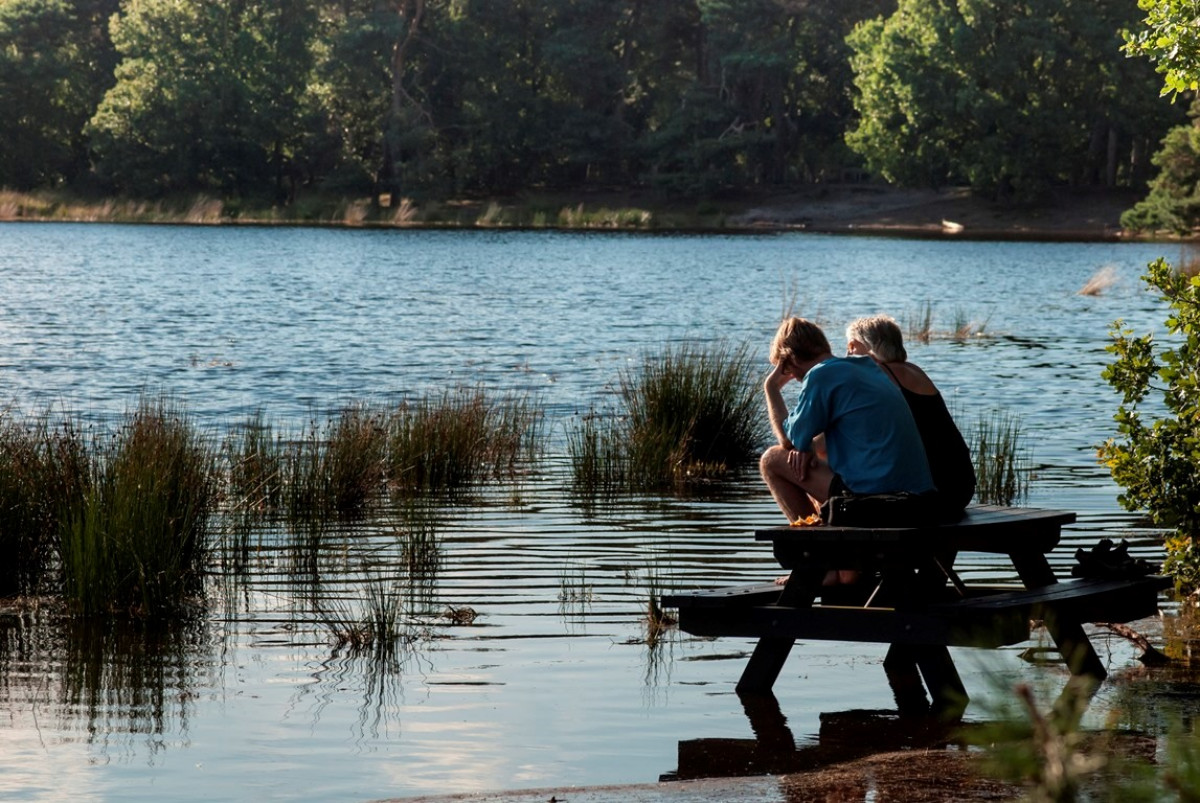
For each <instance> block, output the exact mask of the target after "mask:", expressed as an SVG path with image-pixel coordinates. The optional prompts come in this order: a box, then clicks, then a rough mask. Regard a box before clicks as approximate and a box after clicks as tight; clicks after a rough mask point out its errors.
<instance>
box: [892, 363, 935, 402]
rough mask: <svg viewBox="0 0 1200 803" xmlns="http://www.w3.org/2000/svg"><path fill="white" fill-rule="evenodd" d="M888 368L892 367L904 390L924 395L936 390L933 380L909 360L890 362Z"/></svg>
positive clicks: (933, 392)
mask: <svg viewBox="0 0 1200 803" xmlns="http://www.w3.org/2000/svg"><path fill="white" fill-rule="evenodd" d="M888 368H891V369H892V372H893V373H894V374H895V375H896V379H897V381H899V382H900V385H901V386H902V387H903V388H905V389H906V390H909V391H912V392H913V393H920V394H922V395H925V396H932V395H933V394H935V393H937V392H938V389H937V386H936V385H934V384H933V380H932V379H930V378H929V376H928V375H926V373H925V372H924V371H922V370H921V367H920V366H919V365H916V364H914V363H911V362H890V363H888Z"/></svg>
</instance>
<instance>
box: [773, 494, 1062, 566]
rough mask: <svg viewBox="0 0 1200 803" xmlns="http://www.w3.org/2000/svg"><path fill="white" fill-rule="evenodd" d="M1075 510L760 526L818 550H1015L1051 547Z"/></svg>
mask: <svg viewBox="0 0 1200 803" xmlns="http://www.w3.org/2000/svg"><path fill="white" fill-rule="evenodd" d="M1073 521H1075V514H1074V513H1072V512H1070V511H1063V510H1041V509H1035V508H1006V507H995V506H976V507H971V508H968V509H967V512H966V514H965V515H964V516H963V518H962V519H961V520H960V521H957V522H954V523H952V524H935V525H928V526H923V527H836V526H824V525H822V526H817V527H770V528H766V529H761V530H756V531H755V533H754V537H755V539H757V540H759V541H773V542H774V543H775V544H776V545H779V544H793V543H801V544H803V545H804V546H805V547H806V548H808V549H810V550H812V551H813V552H814V553H824V552H825V551H827V550H832V551H836V552H839V553H842V554H846V553H848V552H854V551H856V550H872V549H883V550H885V551H889V552H890V551H894V550H896V549H898V548H900V547H915V546H917V545H921V546H923V547H926V548H928V546H929V545H930V544H944V545H946V546H948V547H951V548H953V549H956V550H959V551H968V552H994V553H1009V552H1011V551H1012V549H1013V546H1014V542H1016V543H1019V545H1020V548H1021V549H1025V550H1031V551H1040V552H1043V553H1045V552H1049V551H1050V550H1051V549H1053V548H1054V547H1055V546H1057V544H1058V539H1059V533H1060V530H1061V528H1062V525H1064V524H1070V523H1071V522H1073Z"/></svg>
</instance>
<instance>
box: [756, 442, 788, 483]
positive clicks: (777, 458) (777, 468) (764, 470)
mask: <svg viewBox="0 0 1200 803" xmlns="http://www.w3.org/2000/svg"><path fill="white" fill-rule="evenodd" d="M787 453H788V450H787V449H784V448H783V447H782V446H778V445H776V446H772V447H770V448H768V449H767V450H766V451H765V452H763V453H762V457H760V458H759V459H758V470H759V473H761V474H762V475H763V477H764V478H767V477H770V476H777V475H779V474H780V473H781V470H783V469H786V468H787Z"/></svg>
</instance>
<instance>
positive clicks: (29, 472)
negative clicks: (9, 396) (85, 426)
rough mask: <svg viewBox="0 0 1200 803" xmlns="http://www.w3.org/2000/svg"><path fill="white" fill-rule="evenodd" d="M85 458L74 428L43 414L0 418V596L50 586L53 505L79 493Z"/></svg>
mask: <svg viewBox="0 0 1200 803" xmlns="http://www.w3.org/2000/svg"><path fill="white" fill-rule="evenodd" d="M86 482H87V461H86V457H85V455H84V447H83V443H82V441H81V439H80V435H79V429H78V427H77V426H76V425H75V424H74V423H73V422H71V421H70V420H69V419H65V418H64V419H63V420H62V421H57V422H56V421H54V420H52V417H51V415H50V413H49V411H47V412H46V413H44V414H42V415H40V416H36V417H33V418H29V419H23V418H20V417H19V416H17V415H16V414H14V413H12V412H11V411H9V412H8V413H7V414H6V415H5V416H4V417H3V418H2V419H0V595H4V596H10V595H15V594H30V593H36V592H37V591H38V590H40V589H41V588H42V587H43V586H53V585H55V583H54V582H53V580H52V579H51V577H50V576H49V575H50V572H51V570H52V568H53V556H54V550H55V548H56V539H57V535H58V526H59V506H60V505H61V503H62V502H63V500H66V499H71V498H74V497H76V496H78V494H79V493H80V492H81V491H82V489H83V487H84V485H85V483H86Z"/></svg>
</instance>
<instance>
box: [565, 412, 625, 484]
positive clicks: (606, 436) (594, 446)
mask: <svg viewBox="0 0 1200 803" xmlns="http://www.w3.org/2000/svg"><path fill="white" fill-rule="evenodd" d="M626 443H627V442H626V440H625V437H624V422H622V421H620V420H618V419H614V418H612V417H605V416H602V415H601V414H600V413H597V412H596V411H595V410H592V411H590V412H588V413H587V414H586V415H584V416H582V417H581V418H580V419H579V422H578V423H577V424H576V425H575V426H573V427H572V428H570V429H569V430H568V431H567V453H568V454H569V455H570V458H571V478H572V485H573V489H574V490H575V491H576V493H577V494H579V495H580V498H582V499H594V498H597V497H611V496H613V495H615V494H617V493H619V492H620V491H622V490H625V489H627V488H628V487H630V484H631V483H630V477H629V455H628V451H627V449H626Z"/></svg>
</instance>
